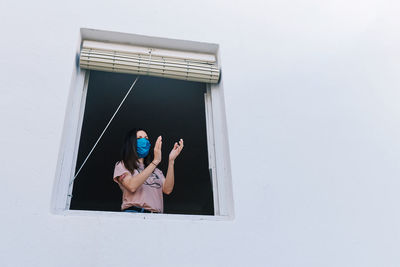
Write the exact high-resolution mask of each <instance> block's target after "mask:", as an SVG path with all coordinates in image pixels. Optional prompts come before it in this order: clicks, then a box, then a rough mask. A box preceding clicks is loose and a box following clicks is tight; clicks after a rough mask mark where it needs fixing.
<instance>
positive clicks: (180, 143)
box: [169, 139, 183, 160]
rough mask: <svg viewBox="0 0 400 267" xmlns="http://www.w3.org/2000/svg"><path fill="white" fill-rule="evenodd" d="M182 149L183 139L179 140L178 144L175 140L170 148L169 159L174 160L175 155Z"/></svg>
mask: <svg viewBox="0 0 400 267" xmlns="http://www.w3.org/2000/svg"><path fill="white" fill-rule="evenodd" d="M182 149H183V139H181V140H179V145H178V143H176V142H175V144H174V147H173V148H172V150H171V153H169V160H175V159H176V157H177V156H178V155H179V154H180V153H181V151H182Z"/></svg>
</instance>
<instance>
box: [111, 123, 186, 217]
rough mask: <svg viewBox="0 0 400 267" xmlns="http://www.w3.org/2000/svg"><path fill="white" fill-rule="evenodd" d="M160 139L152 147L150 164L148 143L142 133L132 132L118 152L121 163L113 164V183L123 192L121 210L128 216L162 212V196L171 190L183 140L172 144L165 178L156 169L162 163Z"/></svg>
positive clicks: (134, 130)
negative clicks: (176, 160) (138, 213)
mask: <svg viewBox="0 0 400 267" xmlns="http://www.w3.org/2000/svg"><path fill="white" fill-rule="evenodd" d="M161 145H162V137H161V136H159V137H158V138H157V141H156V144H155V146H154V159H153V161H150V155H149V151H150V146H151V145H150V142H149V137H148V136H147V133H146V132H145V131H144V130H143V129H136V128H134V129H132V130H130V131H129V132H128V133H127V134H126V136H125V141H124V145H123V147H122V150H121V158H122V160H120V161H118V162H116V164H115V169H114V176H113V179H114V181H115V182H116V183H118V185H119V187H120V188H121V190H122V205H121V210H123V211H127V212H147V213H150V212H151V213H154V212H156V213H162V212H164V204H163V195H162V193H164V194H167V195H169V194H170V193H171V192H172V189H173V188H174V163H175V159H176V157H177V156H178V155H179V154H180V153H181V151H182V148H183V140H182V139H181V140H180V141H179V144H178V143H175V144H174V147H173V148H172V150H171V152H170V153H169V162H168V171H167V176H166V177H165V176H164V174H163V172H162V171H161V170H160V169H158V168H157V165H158V164H160V162H161Z"/></svg>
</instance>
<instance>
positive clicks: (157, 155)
mask: <svg viewBox="0 0 400 267" xmlns="http://www.w3.org/2000/svg"><path fill="white" fill-rule="evenodd" d="M161 145H162V137H161V135H160V136H159V137H158V138H157V141H156V145H155V146H154V160H153V162H154V163H155V164H157V165H158V164H159V163H160V162H161Z"/></svg>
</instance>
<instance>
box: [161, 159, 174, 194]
mask: <svg viewBox="0 0 400 267" xmlns="http://www.w3.org/2000/svg"><path fill="white" fill-rule="evenodd" d="M174 164H175V162H174V161H173V160H170V161H169V162H168V171H167V176H166V177H165V182H164V185H163V192H164V193H165V194H168V195H169V194H170V193H171V192H172V190H173V189H174V179H175V177H174Z"/></svg>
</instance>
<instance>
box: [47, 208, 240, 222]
mask: <svg viewBox="0 0 400 267" xmlns="http://www.w3.org/2000/svg"><path fill="white" fill-rule="evenodd" d="M52 213H53V214H55V215H62V216H90V217H99V216H101V217H104V218H106V217H108V218H124V220H125V219H126V218H129V219H134V220H177V221H181V220H189V221H233V219H234V218H233V216H223V215H188V214H168V213H162V214H152V213H136V212H120V211H119V212H115V211H92V210H90V211H88V210H60V211H54V212H52Z"/></svg>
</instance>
